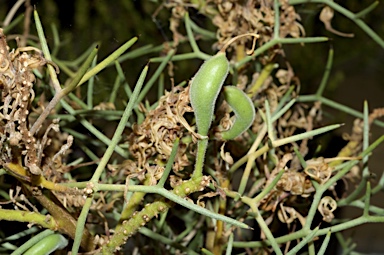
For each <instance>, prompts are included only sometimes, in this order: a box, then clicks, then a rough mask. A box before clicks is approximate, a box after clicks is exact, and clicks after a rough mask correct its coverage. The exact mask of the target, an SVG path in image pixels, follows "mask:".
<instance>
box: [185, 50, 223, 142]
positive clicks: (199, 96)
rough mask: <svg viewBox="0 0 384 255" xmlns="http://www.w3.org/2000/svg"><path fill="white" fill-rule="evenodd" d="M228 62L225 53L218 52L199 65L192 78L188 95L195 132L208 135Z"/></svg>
mask: <svg viewBox="0 0 384 255" xmlns="http://www.w3.org/2000/svg"><path fill="white" fill-rule="evenodd" d="M228 70H229V63H228V60H227V57H226V56H225V53H223V52H219V53H217V54H216V55H215V56H213V57H211V58H210V59H208V60H207V61H205V62H204V64H203V65H202V66H201V67H200V69H199V71H198V72H197V73H196V75H195V77H193V79H192V83H191V87H190V91H189V95H190V101H191V105H192V108H193V111H194V112H195V118H196V126H197V132H198V133H199V134H200V135H203V136H206V135H208V130H209V128H210V126H211V123H212V118H213V111H214V109H215V102H216V99H217V96H218V95H219V92H220V90H221V87H222V86H223V83H224V81H225V79H226V78H227V75H228Z"/></svg>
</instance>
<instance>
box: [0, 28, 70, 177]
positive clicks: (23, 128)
mask: <svg viewBox="0 0 384 255" xmlns="http://www.w3.org/2000/svg"><path fill="white" fill-rule="evenodd" d="M31 52H32V53H31ZM0 62H1V70H0V86H1V90H2V92H1V102H2V104H1V114H0V117H1V120H0V121H1V128H0V132H1V140H0V147H1V158H0V163H1V166H2V167H4V168H6V169H8V170H9V171H10V172H11V173H13V174H15V175H17V176H18V177H21V178H23V179H25V180H27V181H32V182H33V179H34V178H35V179H36V178H37V179H38V178H39V177H40V176H41V175H44V176H45V177H47V178H49V179H51V178H54V179H56V180H57V181H59V180H60V179H61V178H60V177H59V176H60V175H59V174H57V173H56V171H58V170H60V167H61V155H62V154H63V153H64V152H65V151H66V150H68V149H69V147H70V145H71V144H72V140H73V138H72V137H68V145H67V146H63V148H62V149H60V148H57V143H56V144H54V145H55V146H51V147H50V150H46V148H47V147H48V146H50V145H51V144H52V139H51V138H50V136H49V133H50V131H54V132H57V133H55V134H54V135H53V136H54V137H56V138H54V139H55V140H57V141H58V142H60V140H62V139H63V138H64V139H65V137H66V135H61V133H60V131H59V125H58V123H57V121H53V122H52V123H51V124H50V125H47V126H46V127H45V130H44V133H43V135H42V137H38V134H37V132H34V133H33V132H30V129H31V125H30V121H31V119H30V116H31V114H32V113H33V112H34V111H36V113H38V112H39V111H40V112H41V110H40V109H36V108H34V106H33V104H32V103H33V101H34V99H35V88H34V85H35V82H36V78H35V75H34V74H33V72H32V70H33V69H36V68H39V67H42V66H44V65H46V64H48V63H49V64H52V65H54V66H55V67H56V68H57V66H56V65H55V64H54V63H52V62H50V61H47V60H46V59H45V58H44V57H43V54H42V52H41V51H40V50H39V49H37V48H34V47H19V48H17V49H16V50H12V51H10V49H9V47H8V45H7V42H6V39H5V35H4V34H3V32H2V30H0ZM41 103H43V102H41ZM42 107H44V105H42ZM32 120H33V119H32ZM55 150H56V151H55ZM57 150H58V151H57ZM55 164H56V165H55ZM23 166H25V168H26V170H25V169H24V168H23ZM25 171H27V172H25ZM52 171H53V172H55V173H53V172H52Z"/></svg>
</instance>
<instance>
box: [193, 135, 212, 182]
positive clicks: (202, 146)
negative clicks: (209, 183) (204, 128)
mask: <svg viewBox="0 0 384 255" xmlns="http://www.w3.org/2000/svg"><path fill="white" fill-rule="evenodd" d="M207 147H208V139H201V140H199V141H198V142H197V154H196V163H195V170H194V171H193V174H192V178H198V177H201V176H202V175H203V167H204V159H205V153H206V151H207Z"/></svg>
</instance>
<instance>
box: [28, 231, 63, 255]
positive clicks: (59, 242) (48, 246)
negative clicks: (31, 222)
mask: <svg viewBox="0 0 384 255" xmlns="http://www.w3.org/2000/svg"><path fill="white" fill-rule="evenodd" d="M67 245H68V241H67V239H66V238H65V237H64V236H62V235H60V234H53V235H49V236H47V237H45V238H43V239H42V240H40V241H39V242H37V243H36V244H35V245H33V246H32V247H31V248H29V249H28V250H27V251H26V252H25V253H24V255H35V254H39V255H49V254H51V253H52V252H54V251H56V250H60V249H63V248H65V247H66V246H67Z"/></svg>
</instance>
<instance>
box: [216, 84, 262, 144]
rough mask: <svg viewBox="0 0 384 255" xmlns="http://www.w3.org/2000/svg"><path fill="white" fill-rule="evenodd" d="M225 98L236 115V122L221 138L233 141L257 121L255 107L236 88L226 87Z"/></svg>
mask: <svg viewBox="0 0 384 255" xmlns="http://www.w3.org/2000/svg"><path fill="white" fill-rule="evenodd" d="M224 98H225V101H227V103H228V105H229V106H230V107H231V108H232V110H233V112H234V113H235V121H234V122H233V124H232V127H231V128H230V129H229V130H226V131H223V132H222V133H221V138H222V139H224V140H231V139H234V138H236V137H237V136H239V135H241V134H242V133H243V132H244V131H246V130H247V129H248V128H249V127H250V126H251V125H252V123H253V120H254V119H255V107H254V106H253V104H252V101H251V99H250V98H249V97H248V96H247V95H246V94H245V93H244V92H243V91H242V90H241V89H239V88H237V87H235V86H225V87H224Z"/></svg>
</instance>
